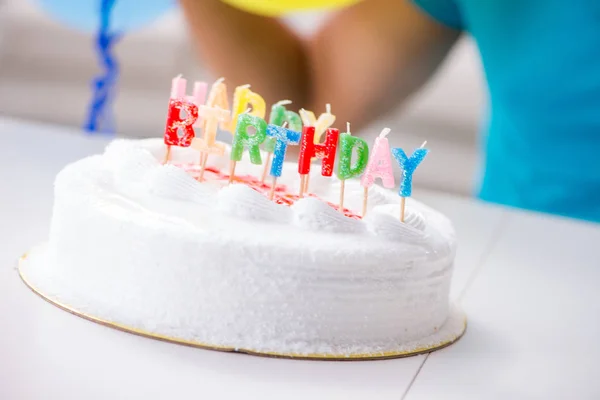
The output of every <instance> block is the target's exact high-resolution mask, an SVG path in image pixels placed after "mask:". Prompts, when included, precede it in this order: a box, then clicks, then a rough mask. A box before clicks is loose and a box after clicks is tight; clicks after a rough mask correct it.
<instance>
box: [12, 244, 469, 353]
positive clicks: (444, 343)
mask: <svg viewBox="0 0 600 400" xmlns="http://www.w3.org/2000/svg"><path fill="white" fill-rule="evenodd" d="M40 247H42V244H40V245H38V246H35V247H33V248H32V249H31V250H29V251H27V252H26V253H25V254H23V255H22V256H21V257H20V258H19V260H18V264H17V270H18V273H19V277H20V278H21V281H22V282H23V283H24V284H25V286H27V287H28V288H29V289H30V290H31V291H32V292H33V293H35V294H36V295H38V296H39V297H41V298H42V299H43V300H45V301H47V302H48V303H50V304H52V305H53V306H55V307H57V308H59V309H61V310H63V311H66V312H68V313H69V314H72V315H75V316H77V317H80V318H83V319H85V320H87V321H91V322H94V323H97V324H99V325H102V326H105V327H108V328H112V329H116V330H118V331H121V332H125V333H129V334H133V335H136V336H141V337H144V338H148V339H154V340H160V341H163V342H169V343H174V344H179V345H183V346H188V347H194V348H199V349H203V350H212V351H221V352H229V353H240V354H248V355H253V356H260V357H269V358H282V359H293V360H315V361H375V360H389V359H395V358H405V357H412V356H417V355H420V354H426V353H431V352H434V351H437V350H441V349H443V348H446V347H448V346H450V345H452V344H454V343H455V342H457V341H458V340H459V339H461V338H462V336H463V335H464V334H465V332H466V329H467V318H466V315H465V313H464V312H463V311H462V309H461V308H460V307H459V306H458V304H457V303H455V302H454V303H452V304H451V307H450V310H449V313H448V318H447V320H446V322H445V323H444V325H443V326H442V327H441V328H440V329H439V330H438V332H436V333H434V334H432V335H430V336H435V335H437V334H439V333H440V331H442V330H443V327H444V326H446V325H448V324H449V323H450V325H452V324H451V322H453V321H454V322H457V321H462V324H461V325H460V327H461V328H460V329H459V330H450V331H449V332H447V333H446V335H444V337H443V339H440V340H439V341H437V342H436V343H435V344H433V345H430V346H420V347H418V346H417V347H415V348H414V349H413V350H402V351H385V352H377V353H360V354H358V353H357V354H341V355H340V354H318V353H314V354H313V353H311V354H299V353H293V352H290V353H284V352H270V351H258V350H252V349H244V348H235V347H231V346H220V345H214V344H208V343H202V342H198V341H192V340H188V339H183V338H177V337H172V336H167V335H162V334H159V333H154V332H148V331H145V330H142V329H139V328H135V327H131V326H128V325H126V324H123V323H120V322H115V321H110V320H107V319H105V318H101V317H97V316H94V315H91V314H89V313H85V312H82V311H79V310H77V309H76V307H74V306H70V305H68V304H64V303H63V302H61V301H59V300H57V299H55V298H52V296H50V295H47V294H46V293H44V291H43V290H41V289H39V288H38V287H37V286H36V285H35V284H33V283H32V282H31V279H29V278H28V277H27V276H26V275H27V274H26V273H25V272H24V269H25V265H26V264H27V261H28V258H29V257H28V256H29V255H30V254H31V253H32V252H34V251H36V250H38V249H39V248H40ZM30 264H31V263H30ZM430 336H428V337H425V338H421V339H419V340H417V341H415V342H421V341H426V340H427V338H429V337H430ZM408 344H410V343H408ZM408 344H407V345H408ZM409 347H410V346H409Z"/></svg>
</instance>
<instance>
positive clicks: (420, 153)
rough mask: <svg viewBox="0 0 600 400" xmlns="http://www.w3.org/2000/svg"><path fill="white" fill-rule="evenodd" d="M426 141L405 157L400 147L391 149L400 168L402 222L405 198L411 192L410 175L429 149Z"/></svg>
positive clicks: (401, 219)
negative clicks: (426, 146)
mask: <svg viewBox="0 0 600 400" xmlns="http://www.w3.org/2000/svg"><path fill="white" fill-rule="evenodd" d="M426 144H427V141H425V142H423V144H422V145H421V147H419V148H418V149H416V150H415V151H414V153H413V154H412V155H411V156H410V157H407V156H406V153H404V150H402V149H400V148H394V149H392V154H393V155H394V158H395V159H396V161H398V164H400V167H401V168H402V182H401V183H400V191H399V193H398V194H399V195H400V196H401V202H400V221H402V222H404V208H405V205H406V198H407V197H410V195H411V194H412V176H413V173H414V172H415V170H416V169H417V167H418V166H419V164H421V161H423V159H424V158H425V156H426V155H427V153H428V152H429V150H427V149H426V148H425V145H426Z"/></svg>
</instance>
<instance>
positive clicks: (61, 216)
mask: <svg viewBox="0 0 600 400" xmlns="http://www.w3.org/2000/svg"><path fill="white" fill-rule="evenodd" d="M164 153H165V146H164V144H163V143H162V140H158V139H156V140H154V139H150V140H143V141H125V140H120V141H115V142H113V143H112V144H111V145H110V146H109V147H108V148H107V149H106V151H105V153H104V154H103V155H98V156H93V157H89V158H86V159H83V160H81V161H78V162H75V163H73V164H71V165H69V166H67V167H66V168H65V169H64V170H63V171H62V172H60V173H59V175H58V176H57V178H56V183H55V199H54V211H53V216H52V222H51V230H50V236H49V240H48V242H47V244H44V245H41V246H39V247H37V248H35V249H34V250H32V251H31V252H30V253H29V254H28V255H27V257H26V258H25V259H24V260H23V262H22V263H21V266H20V271H21V274H22V277H23V279H24V280H25V281H26V283H27V284H28V285H30V286H31V287H32V288H33V289H34V290H35V291H36V292H38V293H39V294H41V295H43V297H45V298H47V299H49V300H50V301H52V302H54V303H55V304H58V305H60V306H62V307H64V308H66V309H68V310H70V311H72V312H75V313H77V314H79V315H82V316H85V317H87V318H90V319H93V320H96V321H99V322H103V323H105V324H109V325H112V326H115V327H118V328H120V329H124V330H128V331H131V332H134V333H140V334H144V335H147V336H153V337H157V338H161V339H167V340H172V341H175V342H180V343H187V344H192V345H197V346H201V347H207V348H212V349H220V350H230V351H240V352H247V353H260V354H267V355H275V356H288V357H300V358H335V359H345V358H351V359H354V358H384V357H395V356H403V355H410V354H415V353H418V352H423V351H429V350H432V349H435V348H439V347H443V346H445V345H447V344H449V343H452V342H453V341H455V340H457V339H458V338H459V337H460V336H461V335H462V333H463V331H464V329H465V319H464V315H463V314H462V313H461V312H460V311H459V310H458V309H456V308H455V307H453V306H451V305H450V301H449V289H450V281H451V276H452V269H453V261H454V255H455V248H456V240H455V234H454V231H453V228H452V226H451V224H450V222H449V221H448V220H447V219H446V218H445V217H444V216H442V215H441V214H439V213H438V212H436V211H434V210H432V209H431V208H428V207H426V206H424V205H422V204H420V203H418V202H417V201H415V200H412V199H410V198H409V199H407V203H406V220H405V222H404V223H402V222H400V221H399V218H398V214H399V197H398V196H397V194H396V193H394V192H391V191H388V190H386V189H383V188H381V187H379V186H377V185H375V186H373V187H372V188H371V190H370V191H369V199H368V212H367V214H366V217H365V218H364V219H362V218H360V217H359V216H358V214H359V213H360V210H361V207H362V204H363V188H362V187H361V186H360V184H359V182H358V181H353V180H349V181H347V182H346V185H345V198H346V201H345V206H346V207H347V210H346V211H345V213H342V212H340V211H338V209H337V208H336V207H335V206H334V205H332V204H330V203H337V202H338V199H339V190H340V188H339V181H338V180H337V179H335V177H332V178H325V177H322V176H320V175H318V172H319V169H318V168H313V172H314V174H313V175H312V176H311V180H310V192H311V193H312V194H311V195H310V196H306V197H304V198H301V199H297V198H294V197H293V196H292V195H291V193H297V188H298V185H299V178H298V173H297V165H296V164H287V163H286V164H285V165H284V172H283V175H282V178H281V179H280V180H279V181H278V184H281V186H279V187H278V188H277V192H276V200H277V201H270V200H269V198H268V196H267V195H266V194H265V193H267V192H268V189H265V191H264V192H263V191H262V186H261V185H260V183H257V182H255V181H253V180H252V178H250V177H260V176H261V174H262V167H261V166H254V165H251V164H249V163H247V162H246V161H242V162H240V163H238V167H237V172H236V176H237V177H238V178H239V180H237V181H235V182H234V183H233V184H231V185H228V183H227V179H226V178H225V175H224V174H222V173H221V172H220V171H227V170H228V166H229V158H228V155H227V154H226V155H225V156H222V157H219V156H211V157H210V158H209V160H208V170H207V171H208V172H206V174H205V178H206V181H203V182H198V181H197V180H196V179H195V178H194V176H195V174H197V172H198V170H197V167H196V165H197V164H198V158H199V155H198V153H197V152H196V151H194V150H192V149H189V148H181V147H175V148H173V151H172V153H171V157H172V159H171V163H172V164H173V165H162V159H163V157H164Z"/></svg>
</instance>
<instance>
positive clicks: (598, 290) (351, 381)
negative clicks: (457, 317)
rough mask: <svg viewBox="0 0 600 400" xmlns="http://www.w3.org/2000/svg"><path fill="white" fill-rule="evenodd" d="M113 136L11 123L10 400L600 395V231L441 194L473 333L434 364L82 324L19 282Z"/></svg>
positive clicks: (6, 238)
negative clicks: (324, 355)
mask: <svg viewBox="0 0 600 400" xmlns="http://www.w3.org/2000/svg"><path fill="white" fill-rule="evenodd" d="M106 142H107V141H106V139H92V138H89V137H86V136H84V135H83V134H79V133H75V132H68V131H67V130H66V129H62V128H60V127H51V126H48V125H40V124H33V123H25V122H22V121H16V120H11V119H6V118H0V144H1V146H2V152H1V154H2V156H1V157H0V182H1V183H0V324H1V329H0V399H2V400H13V399H16V400H28V399H36V400H37V399H60V400H83V399H85V400H95V399H111V400H112V399H144V400H155V399H169V400H170V399H177V400H180V399H206V400H209V399H241V398H244V399H255V398H256V399H264V400H270V399H273V400H275V399H277V400H280V399H286V400H293V399H344V400H352V399H381V400H387V399H394V400H399V399H407V400H419V399H428V400H429V399H461V400H465V399H486V400H489V399H544V400H548V399H600V365H599V363H600V361H599V360H600V345H599V344H598V343H599V340H600V225H596V224H587V223H582V222H576V221H571V220H567V219H559V218H554V217H548V216H544V215H538V214H533V213H525V212H519V211H514V210H509V209H505V208H501V207H496V206H491V205H486V204H482V203H479V202H476V201H474V200H467V199H459V198H455V197H451V196H447V195H442V194H438V193H431V192H418V191H417V193H416V197H417V198H419V199H420V200H422V201H424V202H426V203H428V204H429V205H431V206H433V207H435V208H437V209H439V210H440V211H442V212H444V213H445V214H447V215H448V216H449V217H450V218H451V219H452V220H453V221H454V223H455V226H456V229H457V232H458V235H459V240H460V247H459V251H458V254H457V259H456V272H455V276H454V280H453V288H452V296H453V297H454V298H456V299H458V300H459V301H461V302H462V305H463V307H464V309H465V311H466V313H467V316H468V321H469V327H468V329H467V333H466V334H465V336H464V337H463V338H462V339H461V340H460V341H459V342H458V343H456V344H455V345H453V346H450V347H448V348H446V349H443V350H441V351H438V352H435V353H432V354H430V355H421V356H416V357H411V358H405V359H398V360H386V361H370V362H318V361H293V360H280V359H271V358H261V357H252V356H247V355H239V354H228V353H219V352H213V351H206V350H199V349H194V348H189V347H184V346H179V345H174V344H170V343H163V342H159V341H155V340H151V339H146V338H141V337H137V336H134V335H130V334H127V333H123V332H119V331H116V330H113V329H110V328H106V327H103V326H100V325H97V324H95V323H92V322H89V321H86V320H83V319H81V318H78V317H76V316H73V315H70V314H68V313H66V312H64V311H61V310H59V309H58V308H56V307H54V306H52V305H50V304H49V303H47V302H45V301H43V300H42V299H41V298H39V297H38V296H36V295H35V294H33V293H32V292H31V291H30V290H29V289H28V288H27V287H26V286H25V285H24V284H23V283H22V282H21V280H20V279H19V276H18V274H17V270H16V261H17V258H18V257H19V256H20V255H21V254H22V253H24V252H25V251H27V250H28V249H29V248H30V247H31V246H32V245H34V244H36V243H39V242H41V241H44V240H45V239H46V236H47V232H48V227H49V219H50V213H51V206H52V183H53V178H54V176H55V175H56V173H57V172H58V171H59V170H60V169H61V168H62V167H63V166H64V165H65V164H66V163H68V162H70V161H74V160H77V159H79V158H81V157H84V156H86V155H89V154H93V153H98V152H101V151H102V149H103V147H104V146H105V145H106Z"/></svg>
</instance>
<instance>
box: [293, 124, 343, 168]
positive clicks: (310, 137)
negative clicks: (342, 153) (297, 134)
mask: <svg viewBox="0 0 600 400" xmlns="http://www.w3.org/2000/svg"><path fill="white" fill-rule="evenodd" d="M339 136H340V131H339V130H337V129H334V128H329V129H327V134H326V138H325V143H323V144H316V143H315V141H314V138H315V127H314V126H305V127H304V128H303V130H302V139H301V141H300V157H299V159H298V173H299V174H300V175H306V174H308V173H309V172H310V161H311V158H313V157H318V158H322V164H321V175H323V176H331V174H332V173H333V165H334V162H335V154H336V150H337V143H338V138H339Z"/></svg>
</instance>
